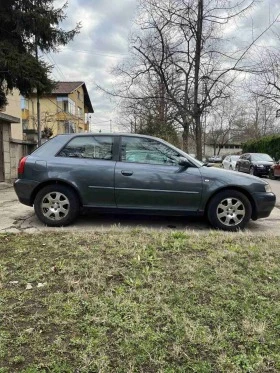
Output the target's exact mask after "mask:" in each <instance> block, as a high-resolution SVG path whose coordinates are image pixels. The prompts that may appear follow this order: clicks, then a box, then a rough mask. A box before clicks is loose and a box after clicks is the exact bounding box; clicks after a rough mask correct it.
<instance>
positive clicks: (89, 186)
mask: <svg viewBox="0 0 280 373" xmlns="http://www.w3.org/2000/svg"><path fill="white" fill-rule="evenodd" d="M113 146H114V137H113V136H104V135H94V136H93V135H92V136H91V135H87V136H84V135H82V136H79V135H77V136H76V137H74V138H73V139H71V140H70V141H69V142H68V143H67V144H66V145H65V146H64V147H63V148H62V149H61V150H60V151H59V153H58V154H57V155H56V157H55V163H52V164H51V163H49V162H48V170H49V176H50V178H55V179H61V180H66V181H68V182H69V183H71V184H73V185H74V186H75V187H76V188H77V190H79V192H80V195H81V198H82V201H83V205H85V206H96V207H116V203H115V192H114V177H115V165H116V160H114V159H113V158H114V157H113Z"/></svg>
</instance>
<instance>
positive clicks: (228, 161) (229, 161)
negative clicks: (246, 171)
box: [222, 155, 240, 170]
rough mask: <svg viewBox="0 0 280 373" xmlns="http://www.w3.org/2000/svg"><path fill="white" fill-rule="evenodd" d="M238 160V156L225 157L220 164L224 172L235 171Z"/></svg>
mask: <svg viewBox="0 0 280 373" xmlns="http://www.w3.org/2000/svg"><path fill="white" fill-rule="evenodd" d="M239 158H240V155H227V156H226V157H225V158H224V160H223V162H222V167H223V168H224V169H226V170H235V167H236V162H237V161H238V159H239Z"/></svg>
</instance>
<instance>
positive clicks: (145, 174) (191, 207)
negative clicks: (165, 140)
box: [115, 162, 202, 211]
mask: <svg viewBox="0 0 280 373" xmlns="http://www.w3.org/2000/svg"><path fill="white" fill-rule="evenodd" d="M130 173H132V174H131V175H129V174H130ZM115 180H116V181H115V186H116V202H117V206H118V207H119V208H132V209H134V208H138V209H139V208H143V209H151V210H154V209H157V210H170V211H172V210H174V211H175V210H178V211H180V210H182V211H198V210H199V207H200V202H201V194H202V182H201V174H200V171H199V168H196V167H190V168H185V167H180V166H165V165H152V164H141V163H127V162H118V163H117V165H116V176H115Z"/></svg>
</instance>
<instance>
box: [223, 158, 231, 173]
mask: <svg viewBox="0 0 280 373" xmlns="http://www.w3.org/2000/svg"><path fill="white" fill-rule="evenodd" d="M229 163H230V157H229V156H226V157H225V159H224V160H223V164H224V168H225V169H226V170H227V169H228V168H229Z"/></svg>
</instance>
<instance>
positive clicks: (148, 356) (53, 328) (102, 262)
mask: <svg viewBox="0 0 280 373" xmlns="http://www.w3.org/2000/svg"><path fill="white" fill-rule="evenodd" d="M279 247H280V239H279V238H275V237H273V238H268V237H253V236H251V235H247V234H223V233H217V232H213V233H209V234H208V235H201V236H198V235H196V234H189V233H184V232H159V231H155V232H153V231H149V232H148V231H142V230H137V229H135V230H131V231H120V230H116V231H111V232H104V233H98V232H95V233H91V234H88V233H83V234H76V233H73V234H71V233H52V232H49V233H44V234H38V235H25V234H18V235H14V234H3V235H1V236H0V254H1V256H0V269H1V272H0V288H1V289H0V290H1V298H0V317H1V328H0V372H1V373H6V372H23V373H35V372H59V373H60V372H63V373H64V372H65V373H67V372H69V373H70V372H71V373H73V372H77V373H78V372H81V373H93V372H143V373H149V372H166V373H171V372H199V373H208V372H209V373H210V372H211V373H212V372H226V373H229V372H234V373H235V372H244V373H245V372H246V373H247V372H259V373H265V372H270V373H271V372H275V373H276V372H279V371H280V352H279V351H280V343H279V331H280V322H279V278H280V276H279V275H280V273H279V264H280V263H279Z"/></svg>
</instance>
